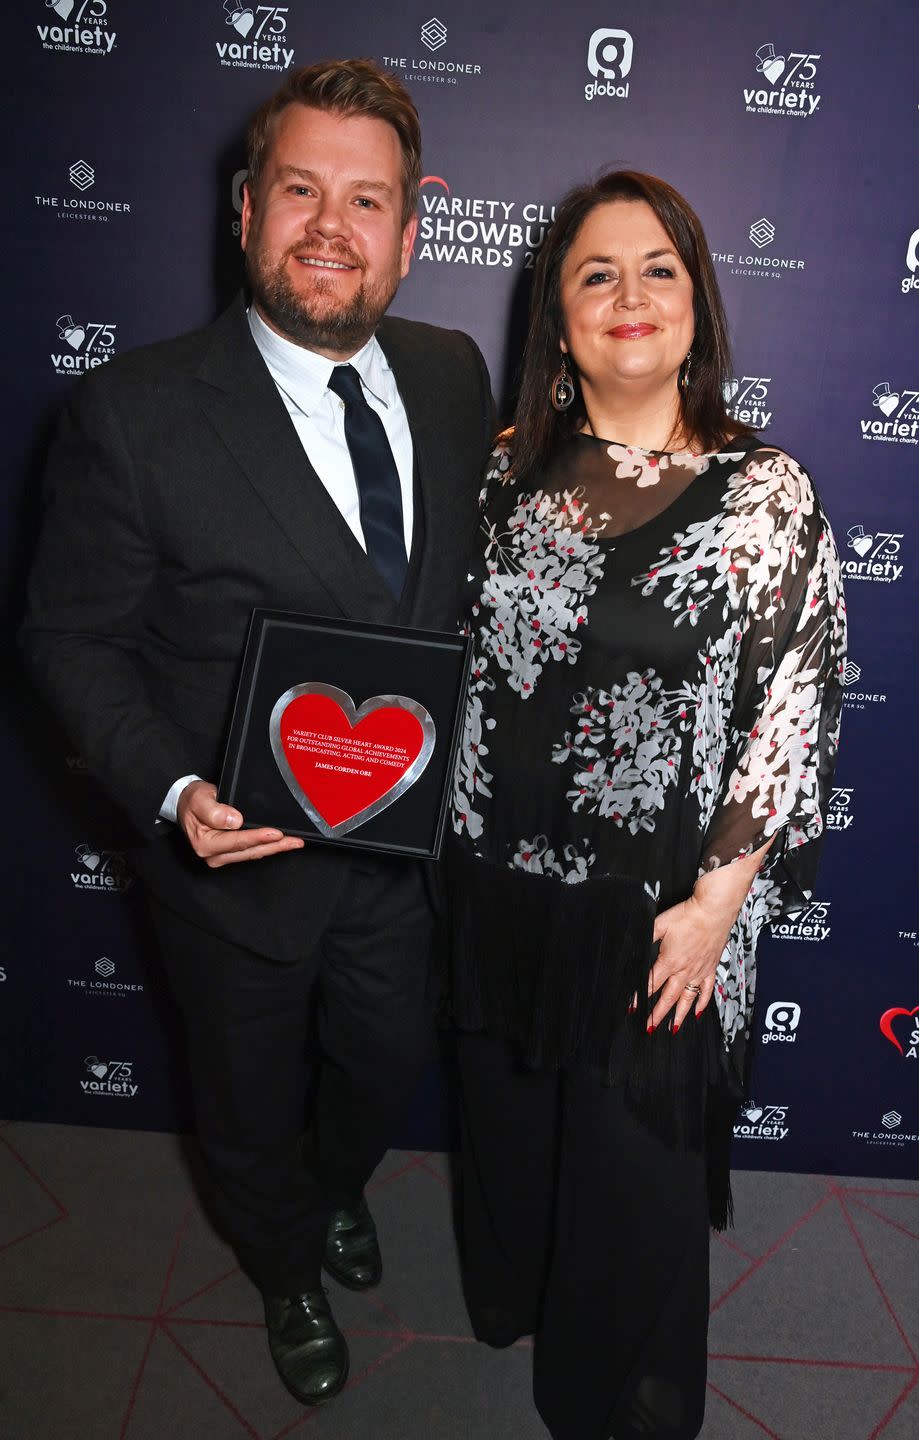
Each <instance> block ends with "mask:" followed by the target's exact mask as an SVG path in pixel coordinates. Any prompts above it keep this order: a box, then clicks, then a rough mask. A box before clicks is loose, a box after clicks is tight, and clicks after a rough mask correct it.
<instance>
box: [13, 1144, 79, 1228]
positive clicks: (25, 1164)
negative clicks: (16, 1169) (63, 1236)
mask: <svg viewBox="0 0 919 1440" xmlns="http://www.w3.org/2000/svg"><path fill="white" fill-rule="evenodd" d="M0 1145H3V1146H4V1147H5V1149H7V1150H8V1151H9V1152H10V1154H11V1155H12V1157H13V1159H14V1160H15V1161H16V1162H17V1163H18V1164H19V1165H21V1166H22V1168H23V1170H24V1171H25V1172H26V1174H27V1175H28V1177H29V1179H30V1180H34V1181H35V1184H36V1185H37V1186H38V1188H39V1189H40V1190H43V1191H44V1192H45V1194H46V1195H47V1197H48V1199H49V1200H50V1201H51V1203H52V1205H56V1206H57V1208H58V1210H59V1211H60V1212H61V1214H60V1218H61V1219H63V1218H64V1217H65V1216H67V1215H69V1213H70V1212H69V1211H68V1209H67V1207H66V1206H65V1205H62V1204H61V1202H60V1200H59V1199H58V1198H57V1196H56V1195H55V1194H54V1192H53V1191H52V1190H50V1189H49V1188H48V1186H47V1185H46V1184H45V1182H44V1180H43V1179H42V1178H41V1176H40V1175H38V1174H37V1173H36V1172H35V1171H34V1170H33V1169H32V1166H31V1165H30V1164H29V1162H28V1160H26V1159H25V1158H24V1157H23V1156H22V1155H20V1153H19V1151H18V1150H17V1149H16V1147H15V1145H11V1144H10V1142H9V1140H6V1139H4V1137H3V1136H2V1135H0Z"/></svg>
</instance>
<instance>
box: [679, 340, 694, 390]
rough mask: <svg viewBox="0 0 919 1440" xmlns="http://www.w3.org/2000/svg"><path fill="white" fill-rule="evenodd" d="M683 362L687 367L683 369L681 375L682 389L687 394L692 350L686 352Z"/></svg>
mask: <svg viewBox="0 0 919 1440" xmlns="http://www.w3.org/2000/svg"><path fill="white" fill-rule="evenodd" d="M683 364H684V365H685V366H686V369H685V370H684V371H683V373H682V375H681V376H680V389H681V390H682V391H683V393H684V394H685V393H686V391H687V390H688V389H689V372H690V370H691V369H692V351H691V350H689V351H687V353H686V359H685V360H684V361H683Z"/></svg>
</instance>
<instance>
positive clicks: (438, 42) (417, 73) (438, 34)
mask: <svg viewBox="0 0 919 1440" xmlns="http://www.w3.org/2000/svg"><path fill="white" fill-rule="evenodd" d="M419 39H420V40H421V43H422V45H423V46H424V48H425V49H426V50H428V51H430V54H429V55H382V56H381V57H380V58H381V59H382V61H383V64H384V65H385V66H386V68H387V70H395V71H397V72H398V74H399V79H400V80H413V81H419V82H421V81H423V82H426V83H427V84H433V85H457V84H459V81H460V80H461V79H462V78H463V77H464V76H475V75H481V74H482V66H481V65H480V64H479V62H478V61H477V60H446V59H439V60H435V59H434V58H433V57H434V55H435V54H436V52H437V51H439V50H442V49H443V48H444V46H445V45H446V43H447V27H446V25H445V24H444V22H443V21H442V20H439V19H438V18H437V16H436V15H432V16H431V18H430V20H425V22H424V24H423V25H422V27H421V30H420V32H419Z"/></svg>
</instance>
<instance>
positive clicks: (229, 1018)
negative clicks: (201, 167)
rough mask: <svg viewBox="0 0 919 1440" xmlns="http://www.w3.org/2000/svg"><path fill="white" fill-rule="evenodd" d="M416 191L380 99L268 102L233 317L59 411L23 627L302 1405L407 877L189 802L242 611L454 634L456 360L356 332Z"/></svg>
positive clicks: (348, 79) (460, 442)
mask: <svg viewBox="0 0 919 1440" xmlns="http://www.w3.org/2000/svg"><path fill="white" fill-rule="evenodd" d="M419 177H420V136H419V129H418V117H417V113H416V111H415V107H414V105H413V103H412V101H411V99H410V98H409V96H408V94H407V92H406V91H405V90H404V89H403V87H402V86H401V85H400V84H399V83H398V81H396V80H395V79H394V78H393V77H392V76H389V75H386V74H384V72H382V71H380V70H379V69H378V68H377V67H376V66H375V65H373V64H372V63H371V62H369V61H343V62H335V63H329V64H323V65H317V66H312V67H310V68H309V69H307V70H304V71H299V72H296V73H294V74H292V75H291V76H290V77H288V79H287V80H286V81H285V83H284V85H283V86H282V88H281V89H280V90H279V91H278V92H277V94H276V95H275V96H274V97H272V99H271V100H270V101H268V102H267V103H266V104H265V105H264V106H263V107H262V109H261V110H260V111H259V112H258V113H257V115H256V116H255V118H254V120H253V123H252V126H251V128H250V136H249V175H248V181H247V185H246V189H245V193H244V206H243V216H242V235H243V248H244V250H245V252H246V264H247V271H248V278H249V286H250V289H251V295H252V302H251V305H250V306H249V308H248V309H247V307H246V303H245V301H244V300H242V299H241V300H240V301H239V302H237V303H236V304H235V305H233V306H232V307H231V309H230V310H228V311H227V312H226V313H225V314H224V315H222V316H221V317H220V319H219V320H217V322H216V323H215V324H214V325H212V326H210V327H209V328H207V329H205V330H201V331H198V332H196V333H194V334H190V335H184V336H181V337H179V338H178V339H176V340H171V341H167V342H165V343H162V344H159V345H152V346H149V347H147V348H145V349H142V350H138V351H135V352H134V353H133V354H130V355H127V356H125V357H124V358H123V359H122V360H120V361H118V362H116V363H113V364H111V365H109V366H106V367H105V369H104V371H102V370H99V371H95V372H93V374H92V375H90V376H89V377H87V378H86V379H85V380H84V381H83V382H81V384H80V385H79V386H77V387H76V389H75V390H74V393H73V397H72V400H71V403H70V405H69V406H68V408H67V410H66V413H65V415H64V417H63V420H62V422H61V426H60V430H59V433H58V436H57V440H56V443H55V446H54V448H53V452H52V455H51V458H50V462H49V471H48V512H47V517H46V523H45V528H44V531H43V535H42V540H41V545H40V549H39V554H38V557H37V561H36V565H35V569H34V572H33V577H32V583H31V590H30V603H29V611H28V615H27V619H26V625H25V630H24V643H25V647H26V650H27V653H28V655H29V658H30V662H31V666H32V670H33V673H34V675H35V676H36V677H37V679H38V682H39V684H40V685H41V687H42V689H43V691H44V692H45V694H46V695H47V697H48V698H49V700H50V701H51V703H52V704H53V706H54V707H55V708H56V710H57V711H58V713H59V714H60V715H61V716H62V718H63V720H64V722H65V724H66V725H67V727H68V729H69V731H70V733H71V735H72V736H73V738H74V740H75V742H76V743H78V744H79V745H80V747H81V749H82V750H83V752H84V753H85V755H86V757H87V759H88V761H89V764H90V766H91V768H92V770H93V771H94V773H95V774H96V775H97V776H98V777H99V779H100V781H101V782H102V784H103V785H104V786H105V787H106V788H107V789H108V791H109V792H110V794H111V795H112V796H113V797H115V799H116V800H117V801H118V802H119V803H120V804H121V805H122V806H123V807H124V809H125V810H126V811H127V813H128V814H129V816H130V817H131V818H132V820H133V821H134V824H135V825H136V828H137V830H138V832H139V833H140V835H141V836H142V837H143V838H144V840H145V842H146V843H145V844H144V845H143V846H142V847H141V848H140V850H139V852H138V856H137V865H138V869H139V870H140V872H141V874H142V876H143V878H144V879H145V881H146V885H147V890H148V894H149V896H150V901H151V909H152V914H153V920H154V925H155V928H156V931H157V934H158V937H159V940H160V942H161V947H162V950H163V956H164V961H165V964H166V967H167V969H168V972H169V975H170V978H171V982H172V985H173V988H174V991H175V994H176V996H177V998H178V1002H179V1005H180V1007H181V1009H182V1013H183V1017H184V1020H185V1025H186V1030H187V1035H188V1044H189V1057H190V1064H191V1071H192V1080H193V1085H194V1091H195V1104H196V1113H197V1121H198V1131H199V1137H200V1141H201V1146H202V1150H203V1153H204V1157H205V1161H206V1164H207V1167H208V1171H209V1175H210V1178H211V1182H212V1185H213V1193H214V1202H215V1205H216V1209H217V1212H218V1215H219V1218H220V1220H221V1222H222V1226H223V1228H224V1230H225V1232H226V1234H227V1235H228V1237H229V1238H230V1240H231V1241H232V1243H233V1245H234V1246H235V1248H236V1251H237V1254H238V1255H239V1257H240V1260H241V1262H242V1264H243V1265H244V1267H245V1268H246V1270H247V1271H248V1273H249V1274H250V1275H251V1276H252V1278H253V1279H254V1280H255V1282H256V1284H257V1285H258V1286H259V1287H260V1289H261V1290H262V1292H263V1295H264V1297H265V1308H266V1319H267V1324H268V1331H269V1341H270V1345H271V1350H272V1354H273V1356H274V1359H275V1362H276V1364H277V1366H278V1369H279V1371H280V1374H281V1376H282V1379H283V1380H284V1382H285V1384H286V1385H287V1386H288V1388H289V1389H291V1390H292V1392H293V1393H294V1394H295V1395H297V1396H298V1398H300V1399H301V1400H302V1401H304V1402H305V1403H317V1402H319V1401H321V1400H324V1399H327V1398H329V1397H330V1396H331V1395H334V1394H335V1393H337V1391H338V1390H339V1389H341V1387H342V1385H343V1384H344V1383H345V1380H346V1378H347V1370H348V1353H347V1346H346V1344H345V1341H344V1338H343V1337H342V1335H341V1332H340V1331H339V1329H338V1327H337V1326H336V1324H335V1321H334V1318H333V1316H332V1314H331V1311H330V1308H329V1305H328V1302H327V1300H326V1298H325V1296H324V1292H323V1290H322V1288H321V1285H320V1267H321V1266H323V1265H324V1266H325V1268H326V1269H328V1270H330V1271H331V1273H332V1274H333V1275H335V1276H336V1277H337V1278H338V1279H339V1280H340V1281H342V1282H343V1283H344V1284H346V1285H350V1286H352V1287H353V1288H363V1287H365V1286H369V1285H372V1284H375V1283H377V1281H378V1280H379V1278H380V1272H381V1261H380V1256H379V1250H378V1246H377V1240H376V1233H375V1230H374V1226H373V1221H372V1218H371V1217H370V1214H369V1211H368V1209H367V1206H366V1202H365V1200H364V1195H363V1191H364V1186H365V1183H366V1181H367V1179H368V1178H369V1176H370V1174H371V1172H372V1170H373V1169H374V1167H375V1166H376V1164H377V1163H378V1162H379V1160H380V1158H381V1157H382V1155H383V1152H384V1150H385V1149H386V1146H387V1144H388V1143H389V1141H390V1140H391V1138H392V1133H393V1127H394V1125H395V1124H396V1123H397V1121H398V1118H399V1116H400V1114H401V1113H402V1111H403V1109H404V1107H405V1105H406V1103H407V1100H408V1098H409V1096H410V1094H411V1091H412V1088H413V1086H414V1084H415V1082H416V1079H417V1075H418V1071H419V1067H420V1065H421V1063H422V1061H423V1059H424V1057H425V1055H426V1053H427V1046H428V1043H429V1018H428V1015H427V1009H426V1003H425V983H426V971H427V957H428V953H429V950H430V945H431V937H432V914H431V908H430V905H429V901H428V895H427V890H426V886H425V883H424V876H423V873H422V867H421V866H420V865H419V864H418V863H417V862H413V861H408V860H400V859H389V858H376V857H372V856H370V855H368V854H363V855H361V856H360V858H356V855H357V853H358V852H354V851H350V852H336V851H334V850H333V849H331V848H326V847H320V846H306V847H304V844H303V841H302V840H300V839H297V838H295V837H292V836H285V835H282V834H281V833H280V832H279V831H277V830H272V829H270V828H262V829H245V828H243V821H244V817H243V816H242V815H241V814H240V813H239V812H238V811H236V810H233V809H232V808H230V807H229V806H227V805H222V804H218V803H217V798H216V790H215V786H214V784H213V781H214V779H215V778H216V776H217V773H218V767H219V763H220V752H221V745H222V741H223V737H224V735H225V733H226V728H227V724H228V719H229V713H230V709H231V706H232V701H233V695H234V686H235V682H236V677H237V673H238V668H239V661H240V656H241V651H242V647H243V643H244V640H245V635H246V629H247V624H248V620H249V616H250V612H251V611H252V609H253V607H256V606H265V607H269V608H273V609H279V610H296V611H302V612H307V613H313V614H318V615H330V616H347V617H350V618H354V619H360V620H367V621H379V622H385V623H395V624H409V625H421V626H425V627H431V628H453V627H455V624H456V619H457V614H458V610H459V600H460V585H461V579H462V561H463V550H464V547H465V544H466V542H467V540H468V539H469V537H470V535H471V533H472V529H473V527H474V524H475V507H476V494H477V490H478V473H479V468H480V464H481V461H482V459H483V457H484V455H485V452H486V450H487V446H488V442H489V439H490V430H491V424H492V411H491V399H490V393H489V386H488V378H487V374H486V372H485V368H484V365H483V362H482V359H481V356H480V355H479V352H478V350H477V349H476V347H475V345H474V344H473V342H472V341H471V340H470V339H469V338H468V337H467V336H465V335H462V334H461V333H459V332H456V331H453V332H447V331H442V330H437V329H434V328H432V327H430V326H426V325H420V324H416V323H412V322H409V321H405V320H397V319H385V318H384V315H385V311H386V309H387V308H388V306H389V304H390V301H391V300H392V298H393V295H394V294H395V292H396V289H397V287H398V284H399V281H400V279H401V278H402V277H403V276H404V275H405V274H406V273H407V271H408V267H409V261H410V256H411V250H412V244H413V241H414V236H415V229H416V224H417V221H416V218H415V209H416V205H417V196H418V185H419ZM256 861H258V862H261V863H254V862H256ZM308 1035H309V1036H310V1037H311V1038H310V1039H309V1040H308ZM306 1047H309V1048H310V1058H311V1059H312V1060H313V1061H316V1062H317V1064H316V1081H315V1084H316V1099H315V1112H316V1120H315V1124H314V1127H313V1129H312V1130H311V1132H310V1134H309V1135H307V1136H306V1137H304V1136H303V1134H302V1130H303V1118H302V1115H301V1105H300V1079H301V1072H302V1064H303V1056H304V1050H305V1048H306Z"/></svg>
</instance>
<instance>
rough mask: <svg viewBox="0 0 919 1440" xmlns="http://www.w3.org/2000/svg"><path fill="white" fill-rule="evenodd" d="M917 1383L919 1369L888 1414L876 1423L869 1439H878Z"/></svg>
mask: <svg viewBox="0 0 919 1440" xmlns="http://www.w3.org/2000/svg"><path fill="white" fill-rule="evenodd" d="M917 1384H919V1370H917V1371H916V1373H915V1375H914V1376H913V1378H912V1380H910V1382H909V1384H908V1385H907V1386H906V1387H905V1389H903V1390H902V1391H901V1392H900V1394H899V1395H898V1396H897V1398H896V1400H895V1401H894V1402H893V1404H892V1405H891V1407H890V1409H889V1410H888V1411H887V1414H886V1415H882V1416H881V1418H880V1420H879V1421H878V1423H877V1425H875V1427H874V1429H873V1430H872V1432H871V1434H870V1435H869V1436H868V1440H877V1436H878V1435H880V1433H881V1431H882V1430H886V1429H887V1426H888V1425H889V1424H890V1422H891V1420H892V1419H893V1417H894V1416H895V1415H896V1413H897V1411H898V1410H899V1408H900V1406H901V1405H902V1404H903V1401H904V1400H905V1399H906V1397H907V1395H908V1394H909V1393H910V1391H911V1390H914V1389H915V1388H916V1385H917Z"/></svg>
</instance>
